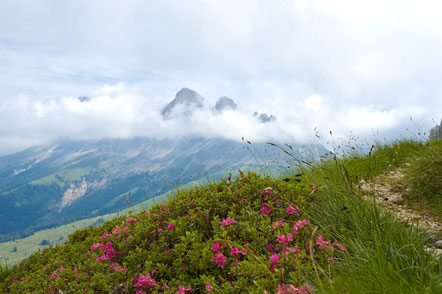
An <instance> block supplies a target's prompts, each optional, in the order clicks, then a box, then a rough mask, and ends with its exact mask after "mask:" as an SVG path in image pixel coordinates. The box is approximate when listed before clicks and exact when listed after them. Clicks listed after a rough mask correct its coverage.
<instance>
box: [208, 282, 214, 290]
mask: <svg viewBox="0 0 442 294" xmlns="http://www.w3.org/2000/svg"><path fill="white" fill-rule="evenodd" d="M206 290H207V291H212V290H213V287H212V286H210V284H209V283H207V284H206Z"/></svg>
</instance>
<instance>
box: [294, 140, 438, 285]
mask: <svg viewBox="0 0 442 294" xmlns="http://www.w3.org/2000/svg"><path fill="white" fill-rule="evenodd" d="M438 144H439V143H438ZM435 146H436V145H434V143H429V144H424V143H422V142H415V141H402V142H398V143H395V144H392V145H389V146H387V145H384V146H378V147H374V148H372V150H371V151H370V153H369V155H366V156H361V155H359V154H356V153H353V154H346V155H345V156H344V157H343V158H336V157H335V158H334V160H329V161H326V162H324V163H322V164H319V165H310V166H308V167H307V168H306V167H302V166H300V165H298V166H297V168H298V173H299V171H301V173H302V176H301V177H298V178H300V179H301V180H302V181H305V182H308V183H309V184H311V185H313V184H315V185H317V186H318V187H319V188H318V189H319V191H320V192H321V193H319V194H318V197H317V201H316V202H315V205H314V206H313V207H312V209H311V210H310V211H308V212H306V213H307V214H309V217H310V218H311V219H312V220H313V221H314V222H315V223H316V224H318V225H319V227H320V228H321V230H323V231H326V232H327V233H329V234H330V235H331V236H333V237H334V238H336V239H337V240H340V241H341V242H343V243H345V244H347V246H348V251H349V253H350V254H349V256H348V258H347V259H346V260H345V261H343V262H340V263H339V265H338V266H337V267H336V268H335V270H334V271H333V274H332V276H333V279H332V282H330V283H321V285H323V287H322V288H321V289H320V292H323V293H442V260H441V259H439V260H436V259H435V258H433V256H432V255H431V254H430V253H428V252H427V251H426V250H425V248H424V245H425V244H426V242H427V235H426V234H425V233H424V232H423V230H420V229H417V228H414V227H412V226H407V225H406V224H403V223H401V222H400V221H399V220H398V219H397V218H395V217H394V216H392V215H391V214H389V213H387V212H385V211H382V210H381V209H380V208H379V207H378V206H377V205H376V204H375V203H374V202H372V201H366V200H363V198H362V194H361V191H360V190H359V189H358V183H359V181H360V180H361V179H365V180H374V179H375V177H376V176H378V175H380V174H382V173H385V172H387V171H389V170H392V169H396V168H399V167H404V166H406V163H409V162H410V161H412V160H414V158H415V156H416V154H421V156H423V157H426V156H428V155H427V154H431V155H432V157H431V158H427V161H425V162H426V164H427V168H428V167H430V168H431V167H433V166H434V164H433V161H432V160H433V157H434V156H435V150H433V148H436V147H435ZM437 146H439V145H437ZM438 148H439V147H438ZM439 154H441V153H439ZM421 160H422V161H424V160H423V159H420V160H418V162H421ZM413 165H414V163H413V164H411V166H413ZM424 166H425V165H424V164H421V168H422V169H423V170H425V168H424ZM435 170H436V169H435ZM421 171H422V170H421ZM414 172H416V169H410V170H409V175H410V176H411V175H413V173H414ZM439 175H440V173H439ZM291 176H292V177H293V175H291ZM430 179H431V176H430V177H427V178H425V179H424V180H426V181H428V180H430ZM440 187H441V186H440V184H439V186H437V185H435V186H433V188H429V187H428V186H427V188H428V190H430V191H433V189H435V190H436V189H437V188H439V189H440ZM439 191H440V190H439ZM427 192H428V191H427ZM422 197H424V196H422ZM421 199H422V198H421Z"/></svg>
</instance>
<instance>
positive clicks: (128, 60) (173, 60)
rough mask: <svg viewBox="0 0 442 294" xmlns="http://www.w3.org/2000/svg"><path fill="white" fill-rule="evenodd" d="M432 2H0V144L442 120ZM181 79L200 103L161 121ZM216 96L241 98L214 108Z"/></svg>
mask: <svg viewBox="0 0 442 294" xmlns="http://www.w3.org/2000/svg"><path fill="white" fill-rule="evenodd" d="M441 3H442V2H440V1H427V0H416V1H414V0H410V1H405V0H404V1H389V0H383V1H378V0H372V1H355V0H348V1H347V0H338V1H330V0H322V1H320V0H318V1H314V0H305V1H289V0H272V1H259V0H250V1H247V0H242V1H239V0H220V1H216V0H213V1H207V0H199V1H198V0H191V1H188V0H180V1H172V0H170V1H168V0H162V1H147V0H138V1H137V0H126V1H114V0H103V1H98V0H95V1H90V0H84V1H83V0H75V1H74V0H72V1H68V0H67V1H59V0H33V1H27V0H2V1H0V154H7V153H11V152H15V151H18V150H21V149H23V148H26V147H29V146H32V145H36V144H44V143H48V142H50V141H52V140H56V139H60V138H69V139H91V138H92V139H94V138H102V137H132V136H152V137H164V136H176V135H180V134H181V135H204V136H209V137H218V136H220V137H224V138H230V139H235V140H241V137H242V136H244V137H246V138H249V139H251V140H256V141H259V140H268V139H274V140H275V139H278V140H290V141H297V142H308V141H309V140H311V139H312V138H314V129H315V127H317V130H319V132H320V134H323V135H325V134H326V133H328V132H329V130H332V131H333V132H334V134H336V136H338V137H339V136H340V137H345V136H348V135H349V134H350V132H352V133H353V134H355V135H357V136H361V137H372V136H373V134H376V133H377V132H379V134H380V135H378V136H386V137H388V138H399V137H401V136H411V135H413V134H412V133H413V132H418V131H419V129H420V130H422V131H427V130H428V129H429V128H430V127H432V126H433V125H435V123H439V121H440V119H441V118H442V4H441ZM182 87H188V88H191V89H193V90H195V91H197V92H198V93H200V94H201V95H202V96H204V97H205V105H206V107H205V108H204V109H202V110H200V111H198V112H197V113H194V116H193V117H190V118H186V119H184V118H183V119H178V120H169V121H164V120H163V119H162V117H161V115H160V112H161V110H162V108H163V107H164V106H165V105H166V104H167V103H168V102H170V101H171V100H172V99H173V98H174V96H175V93H176V92H177V91H179V90H180V89H181V88H182ZM82 95H87V96H90V97H91V98H92V101H90V102H89V103H80V102H79V101H78V99H77V97H78V96H82ZM220 96H229V97H231V98H233V99H234V100H235V102H236V103H237V104H238V106H239V109H238V110H237V111H235V112H225V113H223V114H222V115H218V116H214V115H213V114H212V112H211V110H210V108H211V107H213V105H214V104H215V102H216V100H217V98H218V97H220ZM254 111H258V112H266V113H268V114H273V115H275V116H276V117H277V119H276V120H275V121H274V122H271V123H267V124H260V123H258V122H257V120H256V118H254V117H253V115H252V113H253V112H254ZM410 117H412V119H413V121H410ZM416 125H417V126H416ZM413 128H414V129H413ZM410 129H413V130H412V131H410Z"/></svg>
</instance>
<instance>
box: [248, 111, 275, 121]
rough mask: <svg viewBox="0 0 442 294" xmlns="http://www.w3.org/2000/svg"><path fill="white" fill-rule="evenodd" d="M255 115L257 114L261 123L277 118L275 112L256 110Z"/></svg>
mask: <svg viewBox="0 0 442 294" xmlns="http://www.w3.org/2000/svg"><path fill="white" fill-rule="evenodd" d="M253 116H255V117H256V118H257V119H258V121H259V122H260V123H268V122H271V121H275V120H276V116H274V115H273V114H271V115H268V114H267V113H264V112H262V113H258V112H254V113H253Z"/></svg>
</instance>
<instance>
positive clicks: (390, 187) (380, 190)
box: [359, 169, 442, 256]
mask: <svg viewBox="0 0 442 294" xmlns="http://www.w3.org/2000/svg"><path fill="white" fill-rule="evenodd" d="M403 177H404V175H403V173H402V170H401V169H397V170H395V171H391V172H389V173H387V174H383V175H380V176H378V177H376V178H375V180H374V181H373V182H369V183H367V182H365V181H364V180H361V182H360V183H359V184H360V187H361V190H362V191H364V192H366V193H367V196H366V198H367V199H372V197H375V201H376V203H378V204H380V205H382V206H383V207H384V208H385V209H387V210H389V211H391V212H393V213H394V214H395V215H396V216H397V217H399V219H401V220H402V221H404V222H407V223H411V224H413V225H419V226H420V227H423V228H425V229H427V230H428V233H430V235H431V236H432V239H431V242H430V243H429V244H428V249H429V250H430V249H435V253H436V255H439V256H442V244H441V243H442V240H440V239H442V238H441V236H442V223H440V222H438V221H436V220H435V219H433V218H432V217H431V216H430V215H428V214H425V213H424V212H422V211H417V210H413V209H412V208H410V207H409V206H408V205H407V204H406V202H405V201H404V200H403V198H402V193H401V192H400V191H401V190H403V189H404V187H403V186H402V184H401V180H402V178H403ZM398 187H401V189H398Z"/></svg>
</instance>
